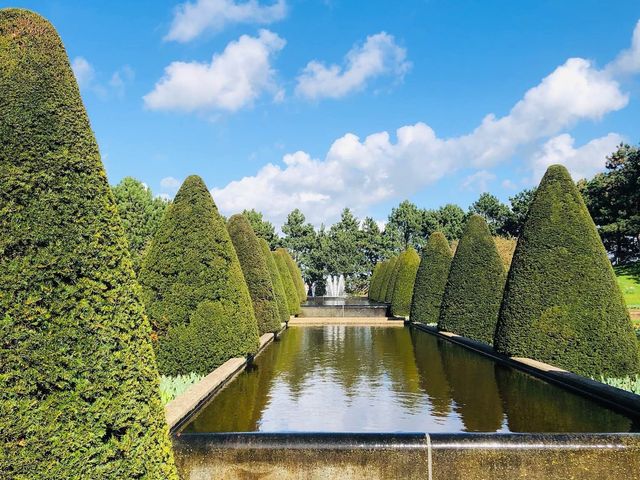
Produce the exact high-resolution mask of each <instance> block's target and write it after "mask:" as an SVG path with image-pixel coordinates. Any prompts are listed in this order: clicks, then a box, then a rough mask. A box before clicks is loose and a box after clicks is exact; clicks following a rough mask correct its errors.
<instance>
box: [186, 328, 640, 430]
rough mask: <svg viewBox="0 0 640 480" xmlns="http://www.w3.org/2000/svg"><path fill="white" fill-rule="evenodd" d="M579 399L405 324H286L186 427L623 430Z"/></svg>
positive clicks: (625, 422) (618, 421) (619, 420)
mask: <svg viewBox="0 0 640 480" xmlns="http://www.w3.org/2000/svg"><path fill="white" fill-rule="evenodd" d="M633 429H635V430H637V426H633V424H632V422H631V420H629V419H628V418H626V417H624V416H621V415H618V414H616V413H614V412H612V411H610V410H607V409H606V408H602V407H600V406H599V405H597V404H595V403H593V402H591V401H590V400H587V399H584V398H582V397H577V396H575V395H573V394H571V393H569V392H565V391H563V390H561V389H559V388H557V387H554V386H551V385H548V384H546V383H544V382H540V381H538V380H536V379H533V378H531V377H529V376H527V375H525V374H523V373H521V372H518V371H514V370H511V369H508V368H505V367H501V366H498V365H496V364H494V363H493V362H492V361H491V360H489V359H486V358H484V357H482V356H480V355H478V354H475V353H473V352H470V351H467V350H465V349H463V348H462V347H458V346H456V345H453V344H451V343H449V342H446V341H443V340H440V339H438V338H436V337H434V336H432V335H429V334H427V333H424V332H419V331H411V330H409V329H407V328H381V327H355V326H349V327H347V326H338V325H332V326H325V327H294V328H290V329H288V330H287V331H286V332H285V333H284V334H283V336H282V339H281V341H279V342H277V343H275V344H273V345H272V346H270V347H269V348H268V349H267V350H266V351H265V352H264V353H263V354H262V355H261V356H260V357H259V358H258V359H257V360H256V362H255V364H254V365H253V367H252V368H250V369H248V370H247V371H246V372H244V373H242V374H241V375H239V376H238V378H237V379H236V380H234V381H233V382H232V383H231V384H230V385H229V386H227V387H226V388H225V389H224V390H223V391H222V392H220V394H218V395H217V396H216V398H214V399H213V401H212V402H211V403H210V404H209V405H208V406H207V407H205V408H203V409H202V410H201V412H200V413H199V415H198V416H197V417H196V418H195V419H194V420H193V421H192V422H191V423H190V424H189V425H188V426H187V427H186V431H192V432H232V431H240V432H242V431H268V432H277V431H333V432H366V431H378V432H383V431H386V432H393V431H403V432H415V431H424V432H459V431H473V432H494V431H513V432H542V431H556V432H569V431H574V432H577V431H593V432H599V431H603V432H604V431H629V430H633Z"/></svg>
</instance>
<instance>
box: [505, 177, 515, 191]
mask: <svg viewBox="0 0 640 480" xmlns="http://www.w3.org/2000/svg"><path fill="white" fill-rule="evenodd" d="M501 185H502V188H505V189H507V190H515V189H517V188H518V185H516V183H515V182H514V181H513V180H510V179H508V178H506V179H504V180H503V181H502V183H501Z"/></svg>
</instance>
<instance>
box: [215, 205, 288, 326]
mask: <svg viewBox="0 0 640 480" xmlns="http://www.w3.org/2000/svg"><path fill="white" fill-rule="evenodd" d="M227 230H228V231H229V236H230V237H231V241H232V242H233V246H234V247H235V249H236V253H237V254H238V260H240V266H241V267H242V273H243V274H244V279H245V281H246V282H247V287H248V288H249V294H250V295H251V301H252V303H253V311H254V313H255V316H256V321H257V322H258V332H259V334H260V335H262V334H264V333H267V332H277V331H278V330H280V318H279V313H278V304H277V303H276V294H275V291H274V289H273V282H272V281H271V275H270V274H269V268H268V267H267V260H266V258H265V256H264V252H263V250H262V247H261V246H260V243H258V237H256V234H255V233H254V232H253V228H251V224H250V223H249V220H248V219H247V217H245V216H244V215H242V214H236V215H233V216H232V217H231V218H230V219H229V220H228V222H227Z"/></svg>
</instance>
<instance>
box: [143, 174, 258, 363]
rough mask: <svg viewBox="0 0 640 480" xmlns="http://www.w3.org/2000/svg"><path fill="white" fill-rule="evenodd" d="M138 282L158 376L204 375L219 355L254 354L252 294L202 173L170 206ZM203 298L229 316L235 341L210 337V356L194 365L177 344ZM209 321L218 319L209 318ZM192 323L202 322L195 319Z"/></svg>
mask: <svg viewBox="0 0 640 480" xmlns="http://www.w3.org/2000/svg"><path fill="white" fill-rule="evenodd" d="M140 284H141V285H142V292H143V299H144V302H145V305H146V307H147V313H148V314H149V318H150V319H151V323H152V325H153V327H154V330H155V333H156V335H157V337H158V343H157V346H156V347H157V348H156V350H157V355H158V366H159V368H160V372H161V373H163V374H165V375H178V374H186V373H190V372H195V373H199V374H203V375H204V374H208V373H209V372H210V371H211V370H213V369H214V368H216V367H217V366H219V365H220V359H223V361H226V360H227V359H229V358H231V357H237V356H243V355H246V354H249V353H253V352H255V350H256V347H257V344H258V326H257V323H256V318H255V315H254V311H253V306H252V303H251V296H250V295H249V290H248V288H247V284H246V282H245V279H244V276H243V274H242V269H241V267H240V262H239V261H238V256H237V254H236V251H235V249H234V247H233V244H232V243H231V238H229V233H228V232H227V228H226V225H225V223H224V220H223V219H222V217H221V216H220V215H219V214H218V209H217V208H216V205H215V203H214V202H213V199H212V198H211V194H210V193H209V190H208V189H207V186H206V185H205V183H204V182H203V181H202V179H201V178H200V177H198V176H195V175H192V176H189V177H187V179H186V180H185V181H184V183H183V184H182V186H181V187H180V190H178V193H177V194H176V196H175V199H174V201H173V203H172V204H171V205H170V206H169V208H167V211H166V213H165V215H164V217H163V218H162V223H161V224H160V227H159V228H158V231H157V232H156V235H155V237H154V238H153V241H152V243H151V246H150V248H149V251H148V253H147V255H146V256H145V258H144V261H143V263H142V269H141V270H140ZM206 301H211V302H218V303H220V304H221V306H220V308H216V309H215V311H216V312H228V313H229V314H230V315H232V320H231V325H234V326H235V331H234V332H233V334H234V335H235V336H236V337H237V338H238V339H239V341H238V342H234V343H233V344H229V345H225V344H224V343H223V342H224V339H223V338H221V337H211V336H209V337H207V342H208V345H209V347H208V348H209V349H210V351H211V355H201V356H200V361H199V363H197V365H198V367H197V370H194V368H195V367H194V361H193V360H192V358H191V356H189V357H181V356H180V354H181V353H185V352H186V353H189V351H188V349H179V348H176V345H177V344H178V343H179V339H180V338H190V337H191V334H189V332H185V329H189V328H191V317H192V315H193V314H194V312H195V311H196V309H197V308H198V306H199V305H200V304H201V303H202V302H206ZM207 310H208V311H214V309H210V308H207ZM210 321H211V322H214V323H215V322H218V323H219V322H222V321H223V320H222V319H221V318H219V317H211V318H210ZM225 322H226V320H225ZM196 327H200V325H196V324H193V328H196ZM194 334H195V333H194ZM238 345H241V346H242V348H237V347H238ZM226 347H229V348H226ZM189 355H191V354H190V353H189Z"/></svg>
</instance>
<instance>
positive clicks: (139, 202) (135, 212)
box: [112, 177, 168, 273]
mask: <svg viewBox="0 0 640 480" xmlns="http://www.w3.org/2000/svg"><path fill="white" fill-rule="evenodd" d="M112 191H113V196H114V198H115V200H116V205H117V206H118V213H119V214H120V218H121V219H122V225H123V227H124V231H125V233H126V235H127V240H128V241H129V250H130V251H131V259H132V260H133V269H134V271H135V272H136V273H138V272H139V271H140V265H141V263H142V255H143V253H144V250H145V248H147V246H148V245H149V243H150V242H151V239H152V238H153V235H154V234H155V233H156V230H157V229H158V225H160V220H161V219H162V215H163V214H164V211H165V209H166V208H167V205H168V202H167V201H166V200H163V199H162V198H159V197H156V198H154V197H153V194H152V193H151V189H150V188H149V187H147V186H146V185H145V184H143V183H142V182H141V181H140V180H136V179H135V178H132V177H125V178H123V179H122V180H121V181H120V183H118V185H116V186H115V187H112Z"/></svg>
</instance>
